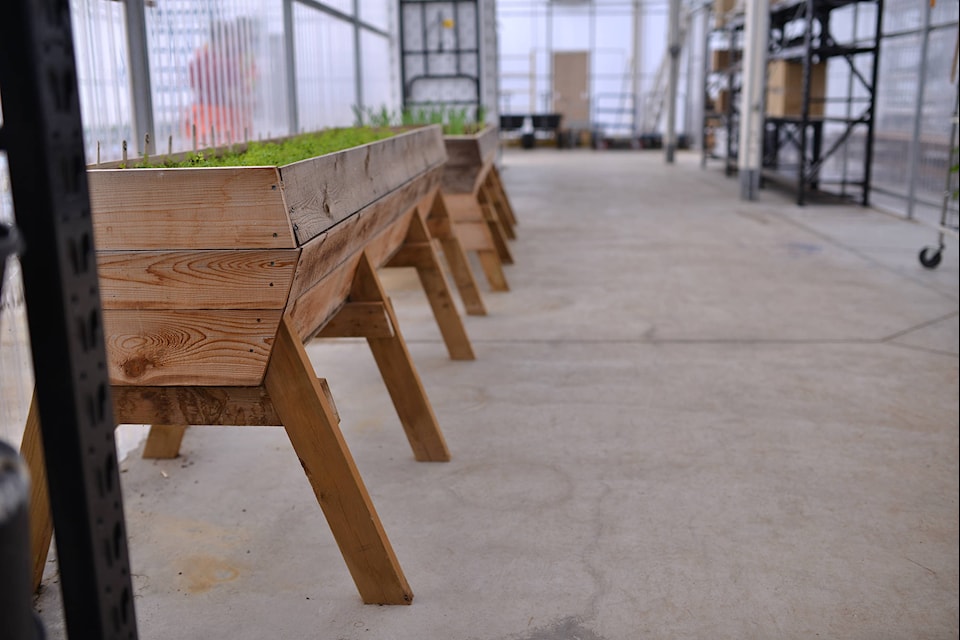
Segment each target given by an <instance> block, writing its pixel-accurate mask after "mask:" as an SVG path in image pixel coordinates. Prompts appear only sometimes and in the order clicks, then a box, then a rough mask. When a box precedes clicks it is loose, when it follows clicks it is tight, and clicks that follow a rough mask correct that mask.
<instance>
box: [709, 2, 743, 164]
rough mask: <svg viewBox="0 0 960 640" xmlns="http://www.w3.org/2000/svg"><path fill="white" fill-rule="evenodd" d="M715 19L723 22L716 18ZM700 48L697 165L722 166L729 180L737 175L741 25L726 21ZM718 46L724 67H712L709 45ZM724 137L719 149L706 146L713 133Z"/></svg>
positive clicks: (713, 31)
mask: <svg viewBox="0 0 960 640" xmlns="http://www.w3.org/2000/svg"><path fill="white" fill-rule="evenodd" d="M718 19H724V17H723V16H719V17H718ZM706 37H707V40H706V43H705V46H704V64H705V69H704V80H705V82H704V91H703V104H704V110H703V122H702V126H703V128H702V134H703V135H702V138H701V139H702V140H703V144H702V145H701V146H702V155H701V160H700V164H701V166H704V167H705V166H706V164H707V162H708V161H709V160H719V161H720V162H722V163H723V171H724V173H725V174H726V175H727V176H732V175H734V174H735V173H736V171H737V154H738V144H739V138H738V131H739V125H740V112H739V96H740V88H741V67H742V61H741V57H742V54H743V43H742V40H743V24H742V22H738V21H737V20H732V19H730V17H726V19H725V20H724V22H723V24H721V25H718V26H715V27H714V28H713V29H708V30H707V34H706ZM717 42H719V44H720V47H719V49H718V50H720V51H726V52H727V61H726V64H723V65H719V66H717V67H714V66H713V63H712V56H711V53H712V49H711V43H717ZM720 96H725V104H717V101H718V100H719V98H720ZM720 131H722V132H723V133H724V134H725V135H724V137H725V140H724V141H723V145H722V148H721V149H719V150H717V149H716V148H715V147H716V145H715V144H708V141H709V140H711V138H714V137H715V136H716V134H717V132H720Z"/></svg>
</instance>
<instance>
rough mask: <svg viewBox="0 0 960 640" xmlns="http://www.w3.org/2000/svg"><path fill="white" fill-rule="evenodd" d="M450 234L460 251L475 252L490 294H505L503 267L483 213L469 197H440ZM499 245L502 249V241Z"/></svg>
mask: <svg viewBox="0 0 960 640" xmlns="http://www.w3.org/2000/svg"><path fill="white" fill-rule="evenodd" d="M444 202H445V204H446V207H447V211H448V212H449V214H450V219H451V220H452V224H453V230H454V232H455V233H456V234H457V238H458V239H459V240H460V244H461V245H462V246H463V250H464V251H476V252H477V258H479V260H480V266H481V268H483V274H484V275H485V276H486V278H487V283H488V284H489V285H490V289H491V290H493V291H509V290H510V286H509V285H508V284H507V277H506V275H505V274H504V273H503V263H502V262H501V261H500V254H499V252H498V251H497V244H496V243H495V242H494V238H493V232H492V230H491V228H490V224H489V222H488V221H487V216H486V213H485V212H484V210H483V207H481V206H480V203H479V202H478V201H477V197H476V195H475V194H473V193H457V194H444ZM501 240H502V244H504V245H506V240H503V239H501Z"/></svg>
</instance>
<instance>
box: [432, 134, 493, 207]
mask: <svg viewBox="0 0 960 640" xmlns="http://www.w3.org/2000/svg"><path fill="white" fill-rule="evenodd" d="M443 143H444V145H445V146H446V149H447V156H448V160H447V165H446V166H447V171H446V172H445V173H444V176H443V190H444V193H474V192H476V189H477V187H478V186H479V185H480V183H481V182H482V180H483V178H484V177H485V176H486V173H487V172H488V171H489V169H490V167H491V166H492V164H493V161H494V160H495V158H496V150H497V146H498V145H499V132H498V129H497V127H487V128H485V129H484V130H483V131H481V132H479V133H478V134H475V135H471V136H444V138H443Z"/></svg>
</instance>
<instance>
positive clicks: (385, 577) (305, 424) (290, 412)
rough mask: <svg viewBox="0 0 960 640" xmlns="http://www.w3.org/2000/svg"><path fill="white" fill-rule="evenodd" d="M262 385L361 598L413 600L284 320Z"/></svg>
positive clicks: (330, 413)
mask: <svg viewBox="0 0 960 640" xmlns="http://www.w3.org/2000/svg"><path fill="white" fill-rule="evenodd" d="M264 384H265V385H266V387H267V391H268V392H269V394H270V397H271V398H272V399H273V402H274V406H275V407H276V410H277V413H278V414H279V415H280V418H281V420H282V421H283V425H284V427H285V429H286V432H287V435H288V436H289V438H290V442H291V443H292V444H293V448H294V450H295V451H296V453H297V457H298V458H299V459H300V464H301V465H302V466H303V470H304V472H305V473H306V474H307V479H308V480H309V481H310V485H311V487H312V488H313V492H314V494H315V495H316V497H317V501H318V502H319V503H320V508H321V509H322V510H323V514H324V516H325V517H326V519H327V523H328V524H329V525H330V530H331V531H332V532H333V537H334V539H335V540H336V541H337V546H338V547H339V548H340V552H341V554H343V559H344V560H345V561H346V564H347V568H348V569H349V570H350V574H351V575H352V576H353V580H354V583H355V584H356V586H357V589H358V591H359V592H360V597H361V598H362V599H363V601H364V602H365V603H368V604H410V603H411V602H412V601H413V591H412V590H411V589H410V585H409V584H408V583H407V579H406V577H405V576H404V575H403V571H402V569H401V568H400V563H399V562H398V561H397V557H396V555H395V554H394V552H393V548H392V547H391V545H390V541H389V540H388V539H387V535H386V532H385V531H384V529H383V525H382V524H381V522H380V518H379V516H378V515H377V512H376V510H375V509H374V507H373V501H372V500H371V499H370V495H369V494H368V493H367V489H366V487H365V486H364V484H363V480H362V479H361V477H360V473H359V471H358V470H357V466H356V463H355V462H354V460H353V457H352V456H351V455H350V450H349V449H348V448H347V443H346V441H345V440H344V438H343V434H342V433H341V432H340V427H339V426H338V424H337V423H338V419H337V417H336V414H335V412H334V410H333V408H332V407H331V406H330V403H329V402H328V401H327V399H326V396H325V395H324V393H323V390H322V389H321V386H320V383H319V381H318V380H317V378H316V375H315V374H314V371H313V367H312V366H311V364H310V360H309V358H308V357H307V354H306V351H305V350H304V348H303V343H302V342H301V340H300V338H299V336H298V335H297V333H296V331H295V329H294V328H293V327H291V326H290V325H289V324H288V323H287V322H286V321H284V322H282V323H281V325H280V328H279V331H278V334H277V344H276V348H275V349H274V353H273V357H272V358H271V360H270V366H269V367H268V369H267V373H266V377H265V379H264Z"/></svg>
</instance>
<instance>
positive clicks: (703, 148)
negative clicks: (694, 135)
mask: <svg viewBox="0 0 960 640" xmlns="http://www.w3.org/2000/svg"><path fill="white" fill-rule="evenodd" d="M711 6H712V5H709V4H708V5H704V7H703V61H702V64H701V65H700V67H701V69H702V70H703V94H702V95H701V97H700V100H701V101H702V102H701V109H700V117H701V124H702V126H701V127H700V168H706V166H707V157H708V156H709V154H710V151H711V149H707V102H708V101H709V100H710V66H711V65H710V55H709V54H710V15H711V11H712V9H711ZM728 51H730V53H729V54H728V55H729V56H732V55H733V51H732V47H730V48H729V49H728ZM714 71H716V69H714ZM710 112H711V113H717V110H716V109H711V110H710Z"/></svg>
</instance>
